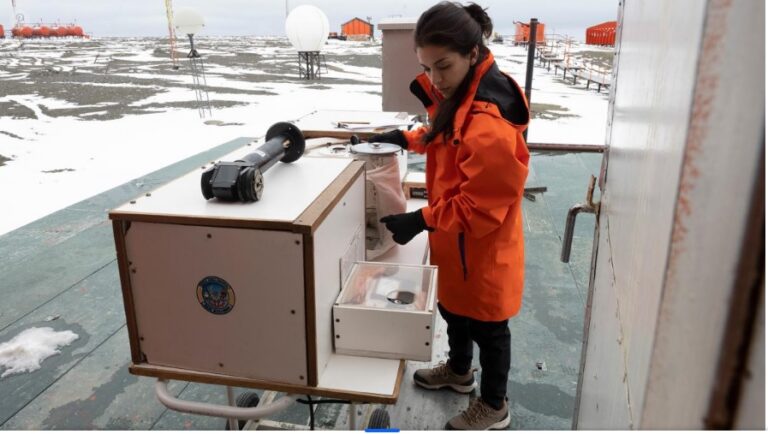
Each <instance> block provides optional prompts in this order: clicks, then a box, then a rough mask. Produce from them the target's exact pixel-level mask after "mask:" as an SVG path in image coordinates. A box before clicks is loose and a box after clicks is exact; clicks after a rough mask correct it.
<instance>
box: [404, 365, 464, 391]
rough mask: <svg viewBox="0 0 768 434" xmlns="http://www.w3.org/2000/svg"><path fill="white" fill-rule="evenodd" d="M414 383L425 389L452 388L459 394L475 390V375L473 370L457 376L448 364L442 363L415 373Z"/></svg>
mask: <svg viewBox="0 0 768 434" xmlns="http://www.w3.org/2000/svg"><path fill="white" fill-rule="evenodd" d="M413 382H414V383H416V385H417V386H421V387H423V388H425V389H430V390H436V389H442V388H443V387H450V388H451V389H453V390H455V391H457V392H459V393H469V392H471V391H473V390H475V386H476V385H477V383H475V375H474V371H473V370H472V369H470V370H469V372H467V373H466V374H464V375H456V374H454V373H453V371H452V370H451V367H450V366H448V364H447V363H446V362H440V363H439V364H438V365H437V366H435V367H434V368H431V369H419V370H417V371H416V372H414V373H413Z"/></svg>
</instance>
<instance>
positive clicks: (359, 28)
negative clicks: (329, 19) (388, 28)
mask: <svg viewBox="0 0 768 434" xmlns="http://www.w3.org/2000/svg"><path fill="white" fill-rule="evenodd" d="M341 34H342V35H346V36H350V35H368V36H371V37H373V24H371V23H369V22H368V21H365V20H361V19H360V18H352V19H351V20H349V21H347V22H346V23H344V24H342V25H341Z"/></svg>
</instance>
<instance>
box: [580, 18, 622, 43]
mask: <svg viewBox="0 0 768 434" xmlns="http://www.w3.org/2000/svg"><path fill="white" fill-rule="evenodd" d="M586 42H587V44H589V45H609V46H614V45H615V44H616V21H606V22H604V23H601V24H598V25H595V26H592V27H589V28H588V29H587V34H586Z"/></svg>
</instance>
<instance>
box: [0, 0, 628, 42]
mask: <svg viewBox="0 0 768 434" xmlns="http://www.w3.org/2000/svg"><path fill="white" fill-rule="evenodd" d="M0 2H1V3H0V24H2V25H4V26H5V27H6V29H8V28H9V27H11V25H12V23H13V22H14V21H15V20H14V19H13V9H12V6H11V1H10V0H0ZM618 2H619V0H578V1H577V0H478V1H476V3H478V4H480V5H482V6H483V7H487V8H488V14H489V15H490V16H491V18H492V19H493V23H494V30H495V31H497V32H499V33H501V34H512V33H514V22H515V21H525V22H527V21H529V20H530V18H532V17H536V18H538V19H539V22H543V23H545V24H546V26H547V29H546V31H547V33H550V32H552V31H554V32H556V33H564V34H568V35H570V36H572V37H575V38H577V39H580V40H583V39H584V30H585V29H586V27H589V26H590V25H594V24H598V23H601V22H603V21H610V20H615V19H616V16H617V10H618ZM287 3H288V8H289V9H290V8H294V7H296V6H299V5H302V4H311V5H315V6H317V7H319V8H320V9H322V10H323V12H325V14H326V15H327V16H328V21H329V22H330V25H331V31H339V29H340V26H341V24H342V23H344V22H346V21H348V20H349V19H351V18H354V17H360V18H362V19H366V18H367V17H370V18H371V20H372V22H373V23H374V24H376V23H377V22H378V21H379V20H380V19H382V18H387V17H398V16H399V17H418V16H419V15H420V14H421V13H422V12H423V11H424V10H426V9H427V8H429V7H430V6H432V5H433V4H435V3H437V1H436V0H389V1H380V0H369V1H365V0H288V2H287ZM173 7H174V8H175V9H180V8H186V7H189V8H193V9H195V10H197V11H198V12H200V13H201V14H202V15H203V17H204V18H205V21H206V27H205V29H204V30H203V31H202V32H201V35H211V36H213V35H260V36H266V35H279V36H282V35H285V25H284V23H285V16H286V0H173ZM16 12H17V13H18V14H23V15H24V19H25V22H27V23H36V22H45V23H49V22H50V23H55V22H57V21H60V22H61V23H69V22H74V21H76V22H77V23H78V24H79V25H81V26H82V27H83V28H84V29H85V31H86V32H87V33H89V34H92V35H94V36H163V35H166V34H167V31H168V27H167V21H166V18H165V2H164V0H16ZM377 33H378V32H377Z"/></svg>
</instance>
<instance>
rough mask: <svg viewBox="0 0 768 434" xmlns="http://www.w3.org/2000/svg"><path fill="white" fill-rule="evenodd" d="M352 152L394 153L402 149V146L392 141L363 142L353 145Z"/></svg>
mask: <svg viewBox="0 0 768 434" xmlns="http://www.w3.org/2000/svg"><path fill="white" fill-rule="evenodd" d="M351 148H352V152H354V153H356V154H374V155H381V154H394V153H396V152H398V151H400V149H401V148H400V147H399V146H397V145H393V144H392V143H379V142H362V143H358V144H356V145H352V146H351Z"/></svg>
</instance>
